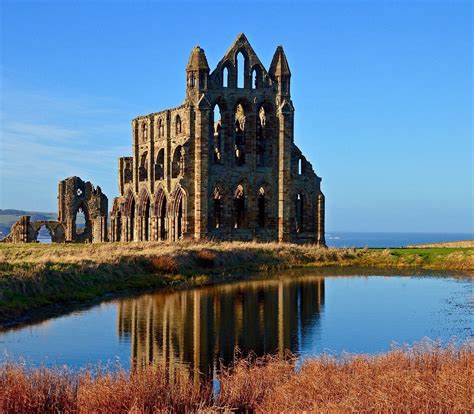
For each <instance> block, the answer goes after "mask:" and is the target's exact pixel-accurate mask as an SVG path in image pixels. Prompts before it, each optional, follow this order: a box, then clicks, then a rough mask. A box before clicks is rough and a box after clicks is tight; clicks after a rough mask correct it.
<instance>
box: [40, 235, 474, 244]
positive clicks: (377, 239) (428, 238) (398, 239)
mask: <svg viewBox="0 0 474 414" xmlns="http://www.w3.org/2000/svg"><path fill="white" fill-rule="evenodd" d="M473 239H474V234H473V233H387V232H345V231H329V232H326V244H327V246H328V247H374V248H375V247H380V248H383V247H405V246H411V245H414V244H426V243H439V242H448V241H458V240H473ZM38 241H39V242H40V243H51V238H50V237H44V238H43V237H41V235H40V237H38Z"/></svg>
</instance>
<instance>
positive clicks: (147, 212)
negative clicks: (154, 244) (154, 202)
mask: <svg viewBox="0 0 474 414" xmlns="http://www.w3.org/2000/svg"><path fill="white" fill-rule="evenodd" d="M138 200H139V201H138V209H137V210H138V217H139V222H140V227H141V228H140V231H139V233H140V234H139V240H143V241H148V240H150V234H151V231H150V226H151V198H150V194H149V193H148V190H147V189H146V188H143V189H142V191H141V192H140V196H139V197H138Z"/></svg>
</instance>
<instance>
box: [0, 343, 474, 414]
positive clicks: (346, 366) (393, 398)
mask: <svg viewBox="0 0 474 414" xmlns="http://www.w3.org/2000/svg"><path fill="white" fill-rule="evenodd" d="M295 362H296V359H295V358H291V357H290V358H285V359H279V358H278V357H276V356H265V357H262V358H255V357H248V358H243V359H239V360H238V361H237V362H236V363H235V364H234V365H233V366H232V367H230V368H224V369H223V370H222V371H221V373H220V376H219V380H220V391H219V393H218V394H217V395H213V394H212V389H211V387H210V383H209V382H205V381H203V380H201V381H198V382H196V381H195V378H193V377H192V375H191V374H190V373H189V371H188V370H187V369H185V368H184V367H183V368H182V369H179V370H178V371H177V372H176V373H175V375H174V376H170V375H169V373H168V371H166V369H165V368H162V367H160V366H147V367H144V368H140V369H137V370H135V371H133V372H131V373H128V372H126V371H124V370H118V371H110V372H107V371H103V370H101V371H93V370H84V371H79V372H78V373H75V374H73V373H71V372H70V371H68V370H67V369H59V370H56V369H45V368H39V369H27V368H25V367H24V366H22V365H14V364H7V365H4V366H2V367H0V412H2V413H26V412H27V413H57V412H62V413H131V412H133V413H158V412H198V411H205V412H224V411H227V412H229V411H237V412H261V413H277V412H304V411H306V412H318V413H340V412H369V413H372V412H373V413H388V412H390V413H392V412H393V413H398V412H412V413H415V412H416V413H418V412H425V413H432V412H436V413H469V412H470V409H471V408H472V406H471V398H472V386H473V384H472V375H471V374H472V370H473V368H474V357H473V352H472V344H470V343H466V344H464V345H463V346H461V347H459V348H454V347H447V348H444V349H443V348H441V347H437V346H433V345H431V346H430V345H427V344H422V345H417V346H415V347H413V348H411V349H399V350H394V351H391V352H388V353H385V354H381V355H377V356H372V357H370V356H364V355H358V356H346V357H344V358H342V359H335V358H333V357H328V356H325V357H319V358H313V359H308V360H306V361H305V362H303V363H302V365H301V366H300V367H297V369H295Z"/></svg>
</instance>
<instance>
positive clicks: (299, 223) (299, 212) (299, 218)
mask: <svg viewBox="0 0 474 414" xmlns="http://www.w3.org/2000/svg"><path fill="white" fill-rule="evenodd" d="M303 216H304V200H303V194H302V193H298V194H297V195H296V200H295V224H296V232H297V233H301V232H302V231H303Z"/></svg>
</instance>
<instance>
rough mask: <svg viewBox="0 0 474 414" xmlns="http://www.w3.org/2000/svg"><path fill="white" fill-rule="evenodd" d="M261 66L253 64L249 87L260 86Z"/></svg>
mask: <svg viewBox="0 0 474 414" xmlns="http://www.w3.org/2000/svg"><path fill="white" fill-rule="evenodd" d="M262 73H263V72H262V68H261V67H260V65H258V64H257V65H254V67H253V68H252V82H251V89H260V88H261V87H262V83H263V82H262V81H263V79H262V78H263V76H262Z"/></svg>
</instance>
